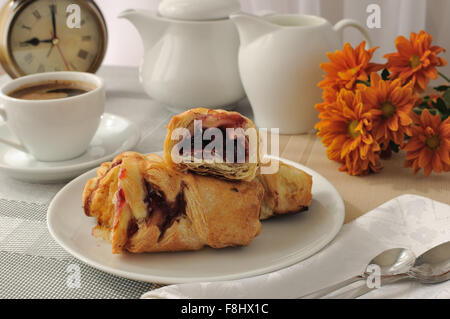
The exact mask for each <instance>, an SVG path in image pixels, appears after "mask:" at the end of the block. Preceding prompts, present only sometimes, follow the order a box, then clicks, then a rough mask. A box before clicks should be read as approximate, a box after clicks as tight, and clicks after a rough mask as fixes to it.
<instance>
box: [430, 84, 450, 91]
mask: <svg viewBox="0 0 450 319" xmlns="http://www.w3.org/2000/svg"><path fill="white" fill-rule="evenodd" d="M449 88H450V86H448V85H439V86H437V87H435V88H434V89H435V90H436V91H438V92H444V91H446V90H448V89H449Z"/></svg>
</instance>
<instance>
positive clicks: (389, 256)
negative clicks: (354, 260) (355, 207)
mask: <svg viewBox="0 0 450 319" xmlns="http://www.w3.org/2000/svg"><path fill="white" fill-rule="evenodd" d="M415 261H416V256H415V255H414V253H413V252H412V251H411V250H409V249H405V248H393V249H389V250H385V251H384V252H382V253H381V254H379V255H378V256H376V257H375V258H374V259H372V260H371V261H370V262H369V264H368V265H367V267H366V269H367V268H368V266H369V265H373V264H375V265H378V266H380V274H381V276H382V277H384V278H390V279H391V278H395V277H396V276H397V275H400V274H404V273H406V272H408V271H409V270H410V268H411V267H412V266H413V265H414V262H415ZM370 275H371V273H368V272H367V271H366V272H364V273H363V274H362V275H358V276H355V277H352V278H349V279H347V280H345V281H343V282H341V283H338V284H335V285H332V286H329V287H326V288H323V289H320V290H318V291H316V292H313V293H310V294H307V295H304V296H302V297H300V298H305V299H310V298H320V297H323V296H325V295H328V294H330V293H331V292H333V291H336V290H338V289H341V288H343V287H345V286H348V285H350V284H352V283H354V282H357V281H361V280H367V278H368V277H369V276H370Z"/></svg>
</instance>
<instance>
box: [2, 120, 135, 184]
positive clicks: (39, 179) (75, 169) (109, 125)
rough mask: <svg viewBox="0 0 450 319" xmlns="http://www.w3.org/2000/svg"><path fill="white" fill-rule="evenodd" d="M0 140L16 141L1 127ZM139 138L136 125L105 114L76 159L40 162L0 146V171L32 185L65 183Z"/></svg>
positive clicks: (131, 146)
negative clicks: (92, 136)
mask: <svg viewBox="0 0 450 319" xmlns="http://www.w3.org/2000/svg"><path fill="white" fill-rule="evenodd" d="M0 136H1V137H3V138H5V139H9V140H11V141H17V139H16V138H15V137H13V136H12V134H11V132H10V131H9V130H8V128H7V127H6V124H5V123H0ZM73 138H76V136H74V137H73ZM139 138H140V133H139V129H138V127H137V125H136V124H134V123H132V122H130V121H129V120H127V119H125V118H123V117H120V116H117V115H113V114H108V113H105V114H103V116H102V120H101V122H100V126H99V128H98V130H97V133H96V134H95V136H94V138H93V140H92V142H91V145H90V146H89V148H88V150H87V151H86V152H85V153H84V154H83V155H81V156H80V157H77V158H74V159H72V160H68V161H61V162H40V161H37V160H36V159H35V158H34V157H33V156H31V155H30V154H27V153H24V152H21V151H19V150H17V149H15V148H12V147H10V146H8V145H6V144H3V143H0V171H2V172H4V173H6V174H7V175H9V176H11V177H13V178H16V179H19V180H23V181H27V182H32V183H55V182H61V181H67V180H69V179H72V178H74V177H76V176H79V175H80V174H82V173H84V172H86V171H87V170H88V169H90V168H92V167H96V166H99V165H100V164H101V163H103V162H105V161H109V160H111V159H112V158H113V157H115V156H116V155H118V154H120V153H122V152H124V151H127V150H130V149H131V148H133V147H134V146H135V145H136V144H137V142H138V141H139ZM68 142H69V143H70V141H68Z"/></svg>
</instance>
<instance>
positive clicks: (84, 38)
mask: <svg viewBox="0 0 450 319" xmlns="http://www.w3.org/2000/svg"><path fill="white" fill-rule="evenodd" d="M81 40H82V41H91V40H92V37H91V36H90V35H84V36H83V37H82V38H81Z"/></svg>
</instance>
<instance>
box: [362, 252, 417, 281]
mask: <svg viewBox="0 0 450 319" xmlns="http://www.w3.org/2000/svg"><path fill="white" fill-rule="evenodd" d="M415 261H416V256H415V255H414V253H413V252H412V251H411V250H409V249H406V248H393V249H389V250H385V251H384V252H382V253H381V254H379V255H378V256H376V257H375V258H373V259H372V260H371V261H370V263H369V264H370V265H371V264H375V265H378V266H380V270H381V275H382V276H394V275H398V274H403V273H406V272H408V270H410V269H411V267H412V266H413V265H414V262H415Z"/></svg>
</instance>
